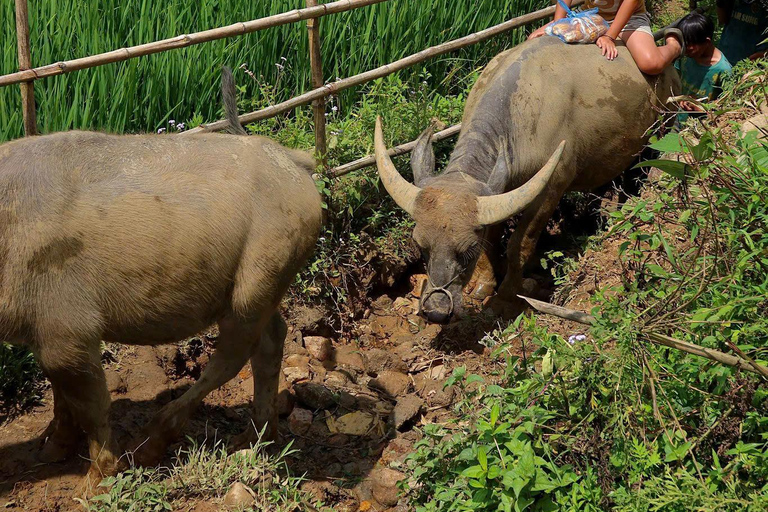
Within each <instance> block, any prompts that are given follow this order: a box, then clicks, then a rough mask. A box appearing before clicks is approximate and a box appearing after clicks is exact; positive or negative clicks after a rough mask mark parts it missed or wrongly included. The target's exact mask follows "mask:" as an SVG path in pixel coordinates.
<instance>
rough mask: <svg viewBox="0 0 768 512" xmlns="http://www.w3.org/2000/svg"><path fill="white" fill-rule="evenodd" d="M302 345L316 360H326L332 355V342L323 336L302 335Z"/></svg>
mask: <svg viewBox="0 0 768 512" xmlns="http://www.w3.org/2000/svg"><path fill="white" fill-rule="evenodd" d="M304 347H305V348H306V349H307V352H309V354H310V355H311V356H312V357H314V358H315V359H317V360H318V361H327V360H328V359H330V358H331V357H333V344H332V343H331V340H330V339H328V338H325V337H323V336H304Z"/></svg>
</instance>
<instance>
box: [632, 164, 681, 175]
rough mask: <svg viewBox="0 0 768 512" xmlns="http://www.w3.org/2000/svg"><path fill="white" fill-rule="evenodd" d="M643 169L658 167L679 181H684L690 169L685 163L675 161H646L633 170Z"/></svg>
mask: <svg viewBox="0 0 768 512" xmlns="http://www.w3.org/2000/svg"><path fill="white" fill-rule="evenodd" d="M643 167H656V168H657V169H660V170H662V171H664V172H665V173H667V174H669V175H670V176H674V177H675V178H678V179H684V178H685V173H686V171H687V169H688V164H686V163H685V162H676V161H674V160H646V161H644V162H640V163H639V164H637V165H635V166H634V167H633V169H641V168H643Z"/></svg>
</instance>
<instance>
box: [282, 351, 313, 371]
mask: <svg viewBox="0 0 768 512" xmlns="http://www.w3.org/2000/svg"><path fill="white" fill-rule="evenodd" d="M283 366H293V367H297V368H301V367H303V366H309V356H305V355H301V354H291V355H290V356H288V357H286V358H285V362H284V363H283Z"/></svg>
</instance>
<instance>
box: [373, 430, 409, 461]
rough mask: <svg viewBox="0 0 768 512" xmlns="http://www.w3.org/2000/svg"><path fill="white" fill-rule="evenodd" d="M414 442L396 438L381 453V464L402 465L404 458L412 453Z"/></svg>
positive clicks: (404, 438)
mask: <svg viewBox="0 0 768 512" xmlns="http://www.w3.org/2000/svg"><path fill="white" fill-rule="evenodd" d="M413 445H414V441H412V440H410V439H408V438H406V437H403V436H401V437H398V438H396V439H393V440H392V441H390V442H389V444H388V445H387V446H386V448H384V451H383V452H382V453H381V459H380V463H381V464H387V465H388V464H391V463H392V462H396V463H403V462H405V459H406V457H408V455H409V454H410V453H411V452H413Z"/></svg>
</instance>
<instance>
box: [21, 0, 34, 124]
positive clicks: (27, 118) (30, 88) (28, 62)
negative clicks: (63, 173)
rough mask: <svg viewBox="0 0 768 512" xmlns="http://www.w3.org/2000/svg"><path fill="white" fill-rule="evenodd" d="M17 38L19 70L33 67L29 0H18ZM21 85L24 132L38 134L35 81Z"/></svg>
mask: <svg viewBox="0 0 768 512" xmlns="http://www.w3.org/2000/svg"><path fill="white" fill-rule="evenodd" d="M16 40H17V41H18V50H19V51H18V53H19V71H24V70H25V69H30V68H32V57H31V56H30V50H29V11H28V9H27V0H16ZM19 85H20V87H21V108H22V111H23V113H24V133H25V134H26V135H36V134H37V114H36V113H35V82H34V81H33V80H31V81H29V82H23V83H21V84H19Z"/></svg>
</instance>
